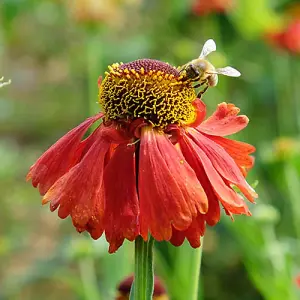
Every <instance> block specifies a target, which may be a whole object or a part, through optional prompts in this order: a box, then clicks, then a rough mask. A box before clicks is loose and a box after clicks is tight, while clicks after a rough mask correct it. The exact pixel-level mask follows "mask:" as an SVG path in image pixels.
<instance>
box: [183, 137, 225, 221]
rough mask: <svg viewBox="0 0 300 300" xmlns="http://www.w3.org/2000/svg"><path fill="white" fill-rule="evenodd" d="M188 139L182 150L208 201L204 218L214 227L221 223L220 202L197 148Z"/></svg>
mask: <svg viewBox="0 0 300 300" xmlns="http://www.w3.org/2000/svg"><path fill="white" fill-rule="evenodd" d="M187 138H188V137H184V139H182V140H181V141H180V146H181V150H182V153H183V155H184V157H185V159H186V161H187V162H188V163H189V165H190V166H191V167H192V168H193V170H194V171H195V173H196V175H197V178H198V180H199V181H200V183H201V185H202V186H203V188H204V191H205V193H206V196H207V199H208V211H207V213H206V214H205V215H204V216H203V217H204V219H205V220H206V222H207V223H208V224H209V225H210V226H214V225H216V224H217V223H218V222H219V221H220V205H219V200H218V197H217V195H216V193H215V191H214V189H213V187H212V183H211V182H210V181H209V178H208V177H207V174H206V173H205V170H204V168H203V166H202V162H201V159H200V158H199V155H198V154H197V153H195V151H197V149H196V147H195V148H193V147H192V146H191V145H190V144H189V143H188V141H186V139H187Z"/></svg>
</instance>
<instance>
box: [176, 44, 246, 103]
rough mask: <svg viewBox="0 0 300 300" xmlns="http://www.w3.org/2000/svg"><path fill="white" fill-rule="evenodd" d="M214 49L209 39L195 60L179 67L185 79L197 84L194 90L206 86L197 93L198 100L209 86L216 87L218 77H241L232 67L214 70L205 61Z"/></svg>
mask: <svg viewBox="0 0 300 300" xmlns="http://www.w3.org/2000/svg"><path fill="white" fill-rule="evenodd" d="M216 49H217V46H216V43H215V41H214V40H212V39H209V40H207V41H206V42H205V44H204V46H203V48H202V51H201V53H200V55H199V57H198V58H197V59H193V60H192V61H190V62H188V63H187V64H185V65H183V66H181V67H179V72H180V73H182V74H184V76H185V77H186V78H187V79H189V80H191V81H193V82H196V81H198V82H199V83H198V84H197V85H196V86H194V88H198V87H200V86H202V85H204V84H205V85H206V86H205V88H204V89H203V90H202V91H200V92H199V93H198V95H197V97H198V98H201V96H202V95H203V94H204V93H205V92H206V91H207V89H208V88H209V87H210V86H216V85H217V83H218V75H226V76H230V77H239V76H241V73H240V72H239V71H238V70H236V69H234V68H232V67H225V68H215V67H214V66H213V65H212V64H211V63H210V62H209V61H208V60H206V56H207V55H208V54H210V53H211V52H213V51H216Z"/></svg>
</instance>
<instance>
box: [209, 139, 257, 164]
mask: <svg viewBox="0 0 300 300" xmlns="http://www.w3.org/2000/svg"><path fill="white" fill-rule="evenodd" d="M208 138H209V139H211V140H213V141H214V142H216V143H217V144H219V145H220V146H221V147H223V148H224V149H225V150H226V151H227V153H228V154H229V155H230V156H231V157H232V158H233V159H234V161H235V162H236V164H237V165H238V166H240V167H245V168H247V169H251V168H252V167H253V164H254V159H253V157H252V156H250V155H249V154H251V153H253V152H255V150H256V149H255V147H254V146H252V145H250V144H247V143H243V142H238V141H234V140H230V139H226V138H223V137H220V136H209V137H208Z"/></svg>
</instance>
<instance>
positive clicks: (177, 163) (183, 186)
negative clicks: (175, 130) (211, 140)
mask: <svg viewBox="0 0 300 300" xmlns="http://www.w3.org/2000/svg"><path fill="white" fill-rule="evenodd" d="M139 163H140V166H139V193H140V209H141V213H140V224H141V235H142V236H143V238H144V239H147V236H148V231H150V232H151V234H152V235H153V237H154V238H155V239H157V240H169V239H170V238H171V234H172V227H171V225H173V226H174V227H175V228H176V229H178V230H184V229H186V228H187V227H188V226H189V225H190V223H191V222H192V218H193V217H195V216H196V215H197V214H198V212H203V213H205V212H206V211H207V208H208V206H207V205H208V204H207V198H206V195H205V193H204V191H203V188H202V187H201V185H200V183H199V181H198V180H197V177H196V175H195V173H194V171H193V170H192V169H191V167H190V166H189V165H188V164H187V162H186V161H185V159H184V157H183V155H182V154H181V153H180V151H179V150H177V149H176V148H175V146H174V145H173V144H172V143H171V142H170V141H169V139H168V138H167V136H166V135H165V134H160V133H158V132H156V131H154V130H152V129H150V128H146V127H144V128H143V129H142V137H141V148H140V161H139Z"/></svg>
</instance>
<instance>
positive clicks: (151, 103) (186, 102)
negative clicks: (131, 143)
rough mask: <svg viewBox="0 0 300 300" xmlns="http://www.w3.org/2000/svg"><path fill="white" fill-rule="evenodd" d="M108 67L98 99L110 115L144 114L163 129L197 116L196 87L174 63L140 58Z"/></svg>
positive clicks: (115, 117) (134, 116)
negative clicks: (194, 87) (195, 106)
mask: <svg viewBox="0 0 300 300" xmlns="http://www.w3.org/2000/svg"><path fill="white" fill-rule="evenodd" d="M108 69H109V72H106V73H105V74H106V77H105V78H104V80H103V82H102V84H101V86H100V91H99V103H100V104H101V106H102V108H103V110H104V112H105V115H106V118H107V119H110V120H122V119H126V120H134V119H137V118H143V119H145V120H146V121H147V122H149V123H150V124H152V125H153V126H154V127H159V128H162V129H164V128H166V126H168V125H169V124H179V125H183V124H189V123H192V122H193V121H194V120H195V118H196V113H195V109H194V107H193V105H192V102H193V101H194V100H195V98H196V94H195V91H194V89H193V87H192V85H191V82H189V81H186V80H185V79H184V78H183V77H182V76H181V75H180V74H179V72H178V71H177V69H175V68H174V67H172V66H171V65H169V64H167V63H164V62H161V61H158V60H152V59H139V60H136V61H133V62H129V63H126V64H122V63H121V64H113V65H112V66H109V67H108Z"/></svg>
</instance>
